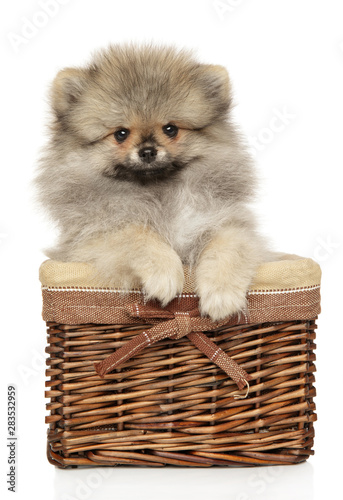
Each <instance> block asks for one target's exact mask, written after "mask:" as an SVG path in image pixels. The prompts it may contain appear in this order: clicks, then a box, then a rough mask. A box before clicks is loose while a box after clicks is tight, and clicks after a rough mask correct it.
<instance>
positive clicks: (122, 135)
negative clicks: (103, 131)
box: [113, 128, 130, 142]
mask: <svg viewBox="0 0 343 500" xmlns="http://www.w3.org/2000/svg"><path fill="white" fill-rule="evenodd" d="M113 135H114V137H115V139H116V141H117V142H124V141H125V140H126V139H127V138H128V137H129V135H130V130H128V129H127V128H121V129H120V130H117V131H116V132H114V134H113Z"/></svg>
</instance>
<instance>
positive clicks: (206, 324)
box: [95, 304, 251, 389]
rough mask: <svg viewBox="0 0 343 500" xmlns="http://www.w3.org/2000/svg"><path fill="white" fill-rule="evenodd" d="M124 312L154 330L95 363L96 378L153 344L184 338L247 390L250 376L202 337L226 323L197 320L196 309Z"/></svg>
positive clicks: (131, 307) (133, 307)
mask: <svg viewBox="0 0 343 500" xmlns="http://www.w3.org/2000/svg"><path fill="white" fill-rule="evenodd" d="M125 310H126V312H127V313H128V314H129V316H131V317H135V318H140V319H142V320H144V321H146V322H147V323H151V324H153V325H154V326H152V327H151V328H149V329H147V330H145V331H143V332H142V333H140V334H138V335H137V336H136V337H134V338H133V339H131V340H130V341H128V342H127V343H126V344H125V345H124V346H122V347H120V348H119V349H117V350H116V351H115V352H114V353H113V354H110V355H109V356H108V357H107V358H105V359H104V360H103V361H101V362H100V363H95V370H96V372H97V373H98V375H100V377H104V376H105V375H106V374H107V373H109V372H111V371H113V370H114V369H115V368H117V367H118V366H119V365H121V364H122V363H125V361H127V360H129V359H130V358H132V357H133V356H135V355H137V354H138V353H139V352H140V351H141V350H142V349H144V348H145V347H148V346H149V345H152V344H154V343H155V342H158V341H160V340H163V339H166V338H169V339H172V340H178V339H181V338H182V337H185V336H187V337H188V339H189V340H190V341H191V342H192V343H193V344H194V345H195V346H196V347H197V348H198V349H199V350H200V351H201V352H203V353H204V354H205V355H206V356H207V357H208V358H209V359H210V360H211V361H212V362H213V363H215V364H216V365H217V366H219V367H220V368H221V369H222V370H224V371H225V373H227V375H229V377H230V378H232V380H234V381H235V382H236V384H237V386H238V388H239V389H243V387H244V386H245V385H247V386H248V387H249V384H248V380H251V377H250V375H248V373H247V372H246V371H245V370H243V368H241V367H240V366H239V365H238V364H237V363H236V362H235V361H234V360H233V359H232V358H230V357H229V356H228V355H227V354H226V353H225V352H224V351H223V350H222V349H221V348H220V347H218V346H217V345H216V344H215V343H214V342H212V340H210V339H209V338H208V337H207V336H206V335H205V334H204V333H203V331H210V330H214V329H216V328H219V327H220V326H223V325H225V324H227V320H224V321H220V322H215V323H214V322H213V321H212V320H210V318H203V317H201V316H200V313H199V310H198V309H193V310H192V311H186V312H182V311H174V312H173V311H170V310H168V309H162V308H161V307H156V306H155V305H154V306H152V305H151V304H147V305H142V304H130V305H128V306H126V307H125Z"/></svg>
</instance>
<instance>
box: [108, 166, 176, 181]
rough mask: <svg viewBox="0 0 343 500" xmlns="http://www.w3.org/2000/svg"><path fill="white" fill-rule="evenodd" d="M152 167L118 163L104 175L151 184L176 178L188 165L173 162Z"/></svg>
mask: <svg viewBox="0 0 343 500" xmlns="http://www.w3.org/2000/svg"><path fill="white" fill-rule="evenodd" d="M150 165H151V166H142V165H140V164H134V165H132V164H131V165H125V164H123V163H117V164H115V165H113V166H112V167H111V168H110V170H108V171H106V172H105V173H104V175H106V177H112V178H115V179H119V180H125V181H131V182H137V183H139V184H149V183H154V182H159V181H163V180H166V179H169V178H171V177H174V176H175V175H176V174H177V173H178V172H179V171H180V170H182V169H183V168H184V167H185V166H186V163H184V162H180V161H172V162H169V163H163V164H155V165H154V164H150Z"/></svg>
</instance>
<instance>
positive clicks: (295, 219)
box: [0, 0, 343, 500]
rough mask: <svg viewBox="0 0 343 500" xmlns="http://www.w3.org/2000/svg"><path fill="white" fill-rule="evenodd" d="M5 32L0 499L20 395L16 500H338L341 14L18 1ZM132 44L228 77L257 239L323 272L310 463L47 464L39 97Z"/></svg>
mask: <svg viewBox="0 0 343 500" xmlns="http://www.w3.org/2000/svg"><path fill="white" fill-rule="evenodd" d="M47 4H49V9H47ZM62 4H63V5H62ZM43 5H46V7H45V10H49V13H48V14H47V13H44V8H43ZM0 18H1V29H2V37H1V41H2V46H1V50H2V65H1V77H0V84H1V120H0V123H1V139H2V144H1V159H2V162H1V212H0V217H1V218H0V257H1V260H0V263H1V274H0V277H1V326H2V332H1V337H2V342H1V365H2V366H1V370H2V374H1V387H2V389H1V393H0V398H1V420H0V429H1V432H2V434H1V436H2V438H1V442H0V460H1V462H0V463H1V468H0V485H1V491H3V492H5V494H6V495H8V498H10V497H11V498H12V497H13V495H14V494H13V493H9V492H7V491H6V489H7V486H6V473H7V472H8V465H7V449H6V443H7V441H6V437H7V431H6V429H7V427H6V394H7V384H9V383H14V384H15V385H16V386H17V404H18V407H17V412H18V431H17V435H18V442H17V469H18V477H17V493H15V495H16V497H17V498H20V499H27V498H29V497H31V496H32V497H33V498H36V499H39V500H40V499H44V500H50V499H54V500H71V499H73V500H74V499H78V500H87V499H93V498H99V499H103V498H104V499H107V498H111V499H117V498H118V499H120V500H125V499H134V498H135V499H136V498H137V499H140V500H141V499H142V500H144V499H147V498H149V499H150V500H153V499H155V498H159V499H161V498H166V499H169V498H175V497H176V498H178V499H180V500H181V499H185V498H189V497H190V496H191V495H192V496H194V497H196V498H197V499H205V498H206V499H207V498H215V497H216V496H218V497H220V498H221V499H223V500H226V499H233V500H251V499H261V500H262V499H267V500H268V499H273V500H274V499H276V498H277V499H292V500H293V499H302V500H308V499H312V498H315V499H323V498H326V497H327V495H328V493H329V491H330V490H331V491H333V489H334V488H337V490H338V491H339V492H341V480H340V474H341V467H340V466H339V462H341V460H342V456H341V453H342V451H341V449H342V437H341V435H342V424H341V415H342V413H341V412H340V410H339V407H340V408H341V407H342V404H341V403H340V401H341V400H342V396H341V387H342V383H341V356H342V335H343V332H342V331H341V330H342V326H341V325H342V317H341V312H342V306H341V299H340V297H339V295H340V293H341V286H339V283H340V282H341V280H342V260H341V256H342V248H343V244H342V243H343V236H342V228H341V226H342V224H341V221H340V218H341V214H342V208H343V207H342V193H341V191H342V177H341V169H342V157H343V154H342V121H343V118H342V117H343V102H342V89H343V25H342V18H343V5H342V2H340V1H339V0H336V1H335V0H325V1H324V0H321V1H318V0H302V1H299V0H278V1H275V0H260V1H258V2H256V1H252V0H222V1H216V0H169V1H161V0H160V1H158V0H143V1H140V0H120V1H117V0H115V1H110V0H96V1H88V0H87V1H85V0H69V1H68V0H63V1H62V0H60V1H57V0H49V1H48V0H17V1H16V2H2V3H1V13H0ZM38 25H39V26H38ZM132 40H136V41H144V40H145V41H151V40H153V41H157V42H167V43H173V44H176V45H177V46H180V47H181V46H186V47H192V48H195V49H196V51H197V53H198V56H199V58H200V60H202V61H203V62H207V63H214V64H222V65H224V66H226V67H227V68H228V70H229V73H230V75H231V79H232V83H233V88H234V94H235V101H236V103H237V106H236V107H235V110H234V114H235V117H236V121H237V122H238V123H239V124H240V126H241V128H242V130H243V131H244V133H245V134H246V135H247V136H248V137H249V138H250V142H251V143H252V145H253V144H254V146H252V152H253V154H254V155H255V158H256V164H257V168H258V171H259V175H260V177H261V190H260V199H259V201H258V204H257V208H256V209H257V211H258V213H259V215H260V219H261V227H262V230H263V232H264V234H266V235H267V236H268V237H269V238H270V240H271V241H272V242H273V246H274V248H275V249H276V250H280V251H285V252H289V253H296V254H299V255H303V256H306V257H312V258H314V259H315V260H317V261H318V262H319V263H320V265H321V267H322V271H323V280H322V314H321V316H320V319H319V321H318V336H317V345H318V349H317V375H316V377H317V382H316V387H317V392H318V396H317V398H316V403H317V413H318V422H317V423H316V425H315V428H316V440H315V450H316V454H315V456H314V457H311V458H310V460H309V461H308V462H307V463H306V464H303V465H299V466H291V467H268V468H263V469H255V468H253V469H220V468H219V469H215V468H210V469H204V470H195V469H190V470H189V469H181V470H177V469H163V470H152V469H130V468H114V469H95V470H58V469H54V467H53V466H51V465H50V464H49V463H48V461H47V460H46V457H45V446H46V426H45V424H44V416H45V413H46V412H45V402H46V401H45V400H44V399H43V393H44V382H45V375H44V348H45V341H46V337H45V326H44V324H43V322H42V320H41V316H40V314H41V295H40V284H39V282H38V268H39V265H40V263H41V262H42V261H43V260H44V255H43V253H42V251H41V249H42V248H44V246H45V245H48V244H49V243H50V242H51V239H52V237H53V234H52V232H51V230H50V229H49V227H48V225H47V224H46V223H45V222H44V221H43V219H42V218H41V217H40V215H39V214H37V211H35V209H34V207H33V204H32V193H31V188H30V180H31V178H32V176H33V172H34V168H35V162H36V159H37V156H38V153H39V149H40V148H41V147H42V145H43V144H44V141H45V140H46V136H45V133H46V122H47V114H48V105H47V100H46V94H47V88H48V85H49V83H50V81H51V80H52V79H53V77H54V75H55V74H56V72H57V71H58V70H59V69H61V68H62V67H64V66H70V65H79V64H82V63H83V62H85V61H87V59H88V57H89V54H90V52H92V51H93V50H94V49H96V48H99V47H103V46H106V45H107V44H108V43H109V42H121V41H132ZM280 115H281V116H282V119H280V118H279V116H280ZM4 344H5V348H4ZM337 490H336V491H337ZM337 494H338V495H339V494H340V493H336V495H337ZM2 498H4V497H3V496H2ZM6 498H7V496H6Z"/></svg>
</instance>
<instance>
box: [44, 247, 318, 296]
mask: <svg viewBox="0 0 343 500" xmlns="http://www.w3.org/2000/svg"><path fill="white" fill-rule="evenodd" d="M39 279H40V282H41V284H42V286H43V287H44V288H45V287H46V288H95V289H109V288H112V289H115V288H113V287H109V286H107V284H106V283H104V282H102V281H99V279H98V278H97V276H96V272H95V270H94V268H93V267H92V266H91V265H90V264H86V263H81V262H59V261H54V260H47V261H45V262H43V264H42V265H41V267H40V270H39ZM320 280H321V270H320V266H319V265H318V264H317V263H316V262H314V261H313V260H312V259H309V258H303V257H298V256H296V255H288V254H284V255H282V256H281V255H280V257H279V260H275V261H273V262H268V263H265V264H262V265H261V266H260V267H259V268H258V270H257V273H256V276H255V278H254V280H253V282H252V284H251V286H250V287H249V290H250V291H252V292H253V291H264V292H268V291H270V292H271V291H276V290H292V289H293V290H294V289H299V288H308V287H313V286H318V285H320ZM194 288H195V285H194V273H192V272H190V271H189V269H188V268H186V267H185V286H184V289H183V293H192V292H194Z"/></svg>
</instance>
